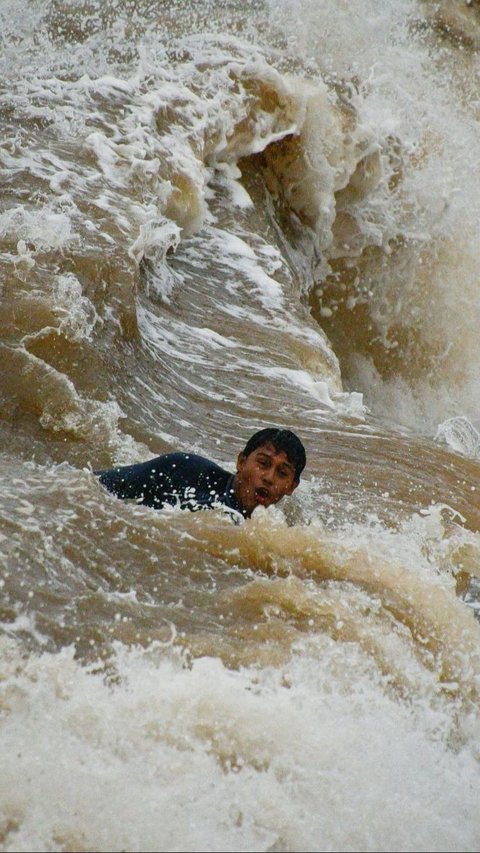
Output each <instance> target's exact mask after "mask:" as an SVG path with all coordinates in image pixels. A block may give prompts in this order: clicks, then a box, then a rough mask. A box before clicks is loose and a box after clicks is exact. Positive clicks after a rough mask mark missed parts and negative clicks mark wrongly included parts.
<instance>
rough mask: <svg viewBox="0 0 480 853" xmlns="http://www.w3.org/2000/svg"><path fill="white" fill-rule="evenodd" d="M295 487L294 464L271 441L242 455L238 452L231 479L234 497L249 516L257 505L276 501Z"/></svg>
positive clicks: (265, 504) (296, 483)
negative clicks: (235, 468)
mask: <svg viewBox="0 0 480 853" xmlns="http://www.w3.org/2000/svg"><path fill="white" fill-rule="evenodd" d="M297 486H298V481H297V480H296V479H295V467H294V466H293V465H292V463H291V462H289V461H288V457H287V454H286V453H285V452H284V451H283V450H280V451H277V450H276V449H275V447H274V446H273V444H271V443H270V442H268V443H267V444H262V445H261V446H260V447H257V449H256V450H253V451H252V453H249V454H248V456H244V455H243V453H239V455H238V460H237V473H236V474H235V479H234V481H233V488H234V492H235V497H236V498H237V500H238V502H239V503H240V504H241V505H242V507H243V508H244V509H245V511H246V513H247V515H248V516H250V515H251V514H252V512H253V510H254V509H255V507H257V506H270V505H271V504H276V503H278V501H279V500H281V499H282V498H283V497H284V496H285V495H291V494H292V492H293V490H294V489H296V487H297Z"/></svg>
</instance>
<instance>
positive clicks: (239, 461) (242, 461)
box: [237, 450, 247, 471]
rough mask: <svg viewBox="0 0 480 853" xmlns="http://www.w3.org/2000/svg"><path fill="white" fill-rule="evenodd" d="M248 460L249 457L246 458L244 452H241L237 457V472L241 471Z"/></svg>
mask: <svg viewBox="0 0 480 853" xmlns="http://www.w3.org/2000/svg"><path fill="white" fill-rule="evenodd" d="M246 458H247V457H246V456H245V454H244V452H243V450H241V451H240V453H239V454H238V456H237V471H241V469H242V468H243V466H244V465H245V460H246Z"/></svg>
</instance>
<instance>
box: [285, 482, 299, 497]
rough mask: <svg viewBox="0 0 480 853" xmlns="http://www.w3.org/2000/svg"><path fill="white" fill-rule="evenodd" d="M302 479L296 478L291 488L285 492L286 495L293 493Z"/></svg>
mask: <svg viewBox="0 0 480 853" xmlns="http://www.w3.org/2000/svg"><path fill="white" fill-rule="evenodd" d="M299 482H300V480H294V481H293V483H292V485H291V486H290V488H289V489H287V491H286V492H285V494H286V495H292V494H293V492H294V491H295V489H296V488H297V486H298V484H299Z"/></svg>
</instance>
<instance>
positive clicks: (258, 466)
mask: <svg viewBox="0 0 480 853" xmlns="http://www.w3.org/2000/svg"><path fill="white" fill-rule="evenodd" d="M305 463H306V456H305V449H304V447H303V444H302V442H301V441H300V439H299V438H298V437H297V436H296V435H295V433H293V432H290V430H287V429H276V428H274V427H267V428H266V429H262V430H260V431H259V432H256V433H255V434H254V435H252V437H251V438H250V439H249V441H247V444H246V445H245V447H244V449H243V450H242V451H241V452H240V453H239V454H238V459H237V471H236V473H235V474H232V473H231V472H230V471H225V470H224V469H223V468H220V466H219V465H216V464H215V462H212V461H211V460H209V459H206V458H205V457H203V456H196V455H194V454H191V453H166V454H164V455H163V456H157V457H156V458H155V459H150V460H149V461H148V462H140V463H139V464H137V465H126V466H123V467H121V468H112V469H109V470H106V471H96V472H95V473H96V474H97V475H98V477H99V479H100V482H101V483H103V485H104V486H106V488H107V489H109V491H111V492H113V493H114V494H115V495H117V497H119V498H124V499H133V500H135V501H136V502H137V503H141V504H146V506H151V507H154V508H155V509H161V508H162V507H163V506H165V505H166V504H170V505H173V506H179V507H180V508H181V509H190V510H192V511H195V510H199V509H211V508H215V507H221V506H224V507H226V508H227V509H228V510H233V511H234V512H236V513H240V514H241V515H243V517H244V518H250V516H251V514H252V512H253V510H254V509H255V507H257V506H265V507H267V506H270V505H271V504H276V503H278V501H280V500H281V499H282V498H283V497H284V496H285V495H291V494H292V492H293V491H294V490H295V489H296V488H297V486H298V483H299V482H300V474H301V473H302V471H303V469H304V467H305Z"/></svg>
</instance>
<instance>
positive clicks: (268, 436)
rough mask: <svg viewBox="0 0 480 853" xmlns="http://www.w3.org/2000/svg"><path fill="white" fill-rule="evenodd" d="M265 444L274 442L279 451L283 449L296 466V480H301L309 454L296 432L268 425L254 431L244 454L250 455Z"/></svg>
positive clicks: (244, 449)
mask: <svg viewBox="0 0 480 853" xmlns="http://www.w3.org/2000/svg"><path fill="white" fill-rule="evenodd" d="M264 444H273V446H274V448H275V450H276V451H277V453H279V452H280V451H282V450H283V452H284V453H285V454H286V456H287V459H288V461H289V462H290V463H291V464H292V465H293V466H294V468H295V480H296V481H297V482H298V480H300V474H301V473H302V471H303V469H304V468H305V465H306V462H307V456H306V453H305V448H304V446H303V444H302V442H301V441H300V439H299V438H298V436H297V435H295V433H294V432H291V431H290V430H289V429H278V427H266V428H265V429H261V430H259V432H256V433H254V434H253V435H252V436H251V438H249V439H248V441H247V443H246V445H245V447H244V448H243V451H242V452H243V455H244V456H248V455H249V454H250V453H253V451H254V450H257V448H258V447H262V446H263V445H264Z"/></svg>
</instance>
